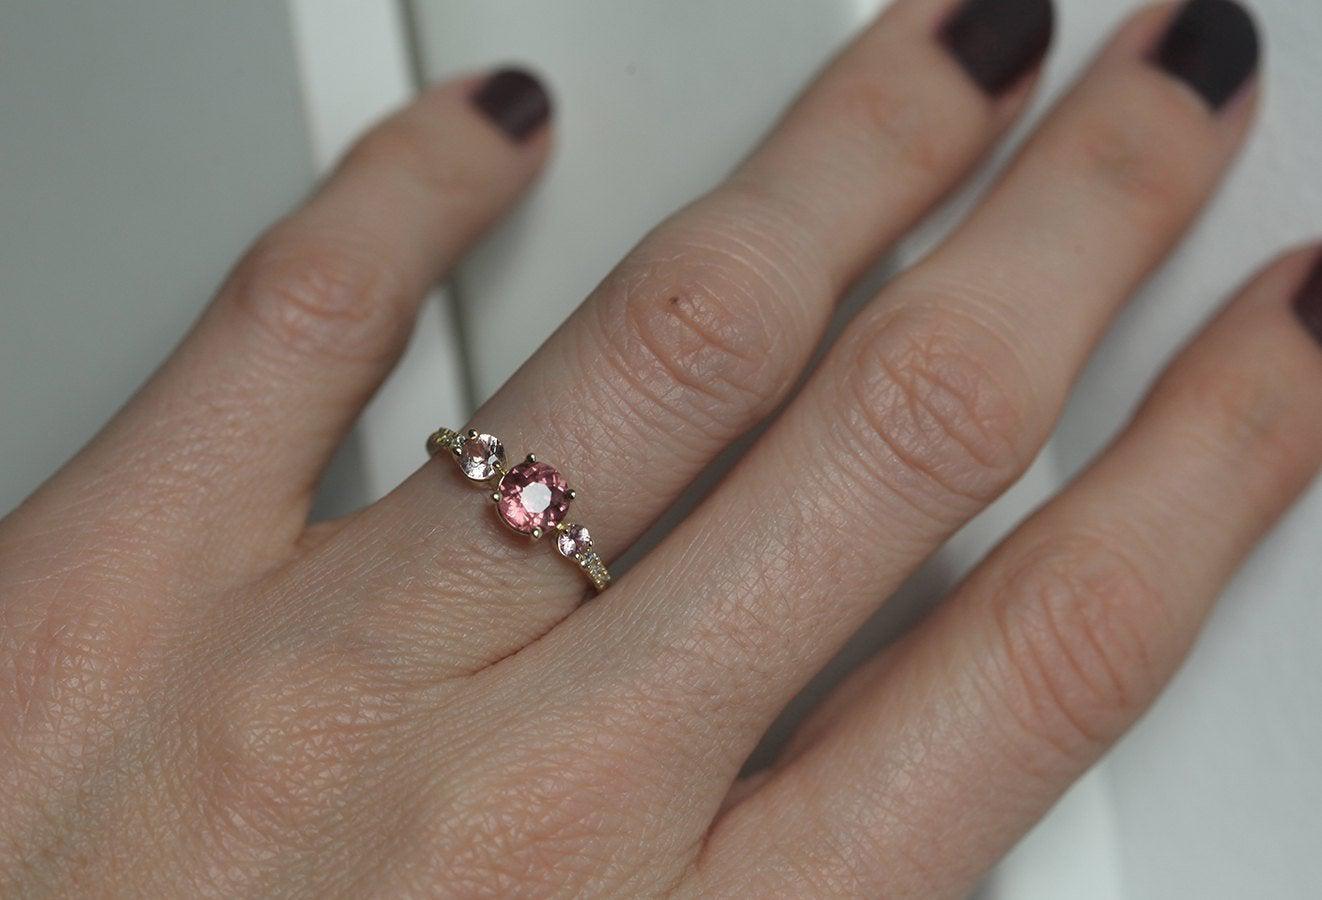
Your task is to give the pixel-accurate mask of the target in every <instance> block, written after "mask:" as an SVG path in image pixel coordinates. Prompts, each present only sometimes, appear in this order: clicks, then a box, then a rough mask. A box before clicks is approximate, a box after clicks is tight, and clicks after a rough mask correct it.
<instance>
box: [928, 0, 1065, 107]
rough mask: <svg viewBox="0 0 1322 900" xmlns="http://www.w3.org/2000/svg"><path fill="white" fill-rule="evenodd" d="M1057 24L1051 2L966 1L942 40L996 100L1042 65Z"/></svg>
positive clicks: (947, 25) (945, 31)
mask: <svg viewBox="0 0 1322 900" xmlns="http://www.w3.org/2000/svg"><path fill="white" fill-rule="evenodd" d="M1054 23H1055V11H1054V9H1053V8H1052V5H1051V0H964V3H963V4H962V5H960V7H959V8H958V9H956V10H955V12H954V14H953V15H952V16H951V17H950V18H949V19H947V20H946V23H945V25H943V26H942V27H941V42H942V43H943V44H945V45H946V49H948V50H949V51H950V53H951V55H953V56H954V57H955V59H957V60H959V64H960V65H961V66H963V67H964V71H965V72H968V74H969V77H970V78H972V79H973V80H974V81H976V82H977V83H978V86H979V87H981V88H982V89H983V90H984V91H986V92H987V93H988V94H991V95H992V96H996V95H997V94H1000V93H1003V92H1004V91H1006V90H1007V89H1009V88H1011V87H1013V86H1014V85H1015V84H1016V83H1017V82H1018V81H1019V80H1020V79H1021V78H1023V77H1024V76H1025V75H1027V74H1028V72H1029V71H1031V70H1032V69H1034V68H1036V66H1037V64H1038V63H1039V62H1041V61H1042V57H1043V56H1045V55H1046V52H1047V46H1048V45H1050V43H1051V32H1052V29H1053V27H1054Z"/></svg>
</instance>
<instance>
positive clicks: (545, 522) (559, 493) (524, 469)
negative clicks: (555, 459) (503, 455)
mask: <svg viewBox="0 0 1322 900" xmlns="http://www.w3.org/2000/svg"><path fill="white" fill-rule="evenodd" d="M496 510H497V512H499V513H500V517H501V518H502V519H504V520H505V524H506V525H508V526H509V527H511V528H513V529H514V530H515V531H521V532H523V533H524V534H531V533H532V530H533V529H534V528H540V529H542V531H550V530H551V529H552V528H554V527H555V526H556V525H558V524H560V520H561V519H563V518H564V517H565V513H566V512H568V511H569V486H568V485H567V484H565V480H564V479H563V478H562V477H560V473H559V472H557V471H556V470H555V469H553V468H551V467H550V466H548V465H547V464H546V463H544V462H521V463H519V464H518V465H517V466H515V467H514V468H512V469H510V470H509V471H508V472H506V473H505V476H504V477H503V478H501V479H500V500H499V502H497V504H496Z"/></svg>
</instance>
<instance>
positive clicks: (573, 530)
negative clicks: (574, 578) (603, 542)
mask: <svg viewBox="0 0 1322 900" xmlns="http://www.w3.org/2000/svg"><path fill="white" fill-rule="evenodd" d="M555 546H556V549H557V550H559V551H560V555H561V556H567V557H569V558H570V559H573V558H574V557H575V556H577V555H578V554H580V553H587V552H588V551H589V550H591V549H592V535H590V534H588V530H587V529H586V528H585V527H583V526H582V525H570V526H569V527H567V528H566V529H565V530H564V531H562V532H560V536H559V537H558V538H556V541H555Z"/></svg>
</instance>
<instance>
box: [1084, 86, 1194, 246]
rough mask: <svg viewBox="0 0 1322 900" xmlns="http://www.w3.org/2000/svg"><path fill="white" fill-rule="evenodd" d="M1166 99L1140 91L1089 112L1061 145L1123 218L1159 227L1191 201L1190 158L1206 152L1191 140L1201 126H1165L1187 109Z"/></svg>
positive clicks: (1178, 216) (1181, 117)
mask: <svg viewBox="0 0 1322 900" xmlns="http://www.w3.org/2000/svg"><path fill="white" fill-rule="evenodd" d="M1171 105H1172V104H1170V103H1169V102H1168V101H1167V102H1163V101H1162V100H1160V99H1157V98H1154V97H1146V96H1145V97H1139V98H1136V99H1135V102H1134V103H1133V104H1132V105H1129V106H1119V107H1117V106H1109V107H1108V108H1107V109H1105V110H1104V111H1101V112H1097V113H1091V114H1089V115H1088V116H1084V117H1083V118H1082V121H1081V122H1079V123H1078V124H1077V126H1076V127H1075V129H1074V132H1073V141H1069V142H1066V143H1067V146H1066V147H1065V152H1066V156H1065V159H1066V160H1067V161H1069V160H1078V161H1081V162H1082V165H1083V166H1084V171H1085V173H1086V176H1087V177H1088V178H1089V179H1091V180H1093V181H1094V182H1095V183H1097V184H1100V185H1101V186H1102V188H1103V190H1104V191H1105V192H1106V193H1107V194H1108V195H1109V196H1112V197H1114V198H1116V199H1117V200H1118V201H1119V206H1120V208H1121V210H1122V214H1123V215H1124V216H1125V217H1126V218H1127V219H1129V220H1132V221H1136V222H1139V223H1140V224H1144V225H1149V226H1152V227H1154V228H1162V229H1165V228H1169V227H1174V225H1175V224H1177V223H1178V222H1179V221H1180V220H1181V219H1182V218H1183V217H1184V216H1185V215H1187V213H1188V211H1189V209H1190V208H1191V207H1192V206H1193V205H1194V204H1195V203H1196V202H1197V199H1198V196H1199V194H1200V175H1199V173H1200V167H1199V166H1198V165H1191V164H1190V160H1200V159H1202V158H1203V157H1204V156H1205V155H1206V149H1205V148H1204V147H1203V146H1202V145H1201V142H1199V141H1197V140H1194V138H1195V137H1197V136H1199V135H1200V134H1201V129H1198V128H1188V129H1185V128H1178V127H1171V122H1172V121H1176V122H1180V121H1183V120H1185V119H1187V118H1188V113H1187V110H1183V109H1171V108H1170V107H1171ZM1117 109H1118V110H1119V112H1117ZM1067 164H1077V163H1069V162H1067Z"/></svg>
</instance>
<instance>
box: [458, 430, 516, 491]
mask: <svg viewBox="0 0 1322 900" xmlns="http://www.w3.org/2000/svg"><path fill="white" fill-rule="evenodd" d="M504 464H505V446H504V445H503V444H501V442H500V439H499V438H497V437H494V436H492V435H489V434H479V435H477V436H476V437H469V436H467V435H465V436H464V437H463V439H462V440H461V441H460V444H459V468H460V469H461V470H462V471H463V473H464V474H465V475H467V476H468V477H469V478H471V479H472V480H473V481H486V480H487V479H488V478H490V477H492V476H493V475H495V474H496V472H498V471H499V470H500V468H501V467H502V466H504Z"/></svg>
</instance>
